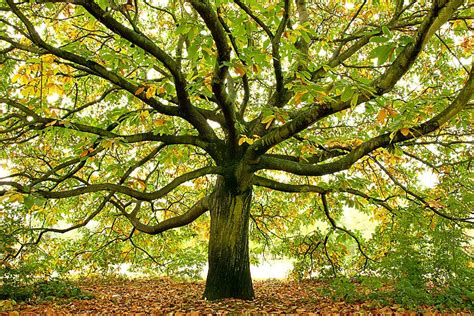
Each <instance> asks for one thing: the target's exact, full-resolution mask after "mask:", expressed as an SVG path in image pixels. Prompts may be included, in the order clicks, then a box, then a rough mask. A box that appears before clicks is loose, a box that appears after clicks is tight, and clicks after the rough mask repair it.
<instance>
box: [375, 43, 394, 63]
mask: <svg viewBox="0 0 474 316" xmlns="http://www.w3.org/2000/svg"><path fill="white" fill-rule="evenodd" d="M394 48H395V47H394V46H393V44H387V45H381V46H377V47H376V48H374V49H373V50H371V51H370V53H369V57H370V58H377V65H378V66H380V65H382V64H383V63H385V62H386V61H387V59H388V57H389V56H390V54H391V53H392V51H393V49H394Z"/></svg>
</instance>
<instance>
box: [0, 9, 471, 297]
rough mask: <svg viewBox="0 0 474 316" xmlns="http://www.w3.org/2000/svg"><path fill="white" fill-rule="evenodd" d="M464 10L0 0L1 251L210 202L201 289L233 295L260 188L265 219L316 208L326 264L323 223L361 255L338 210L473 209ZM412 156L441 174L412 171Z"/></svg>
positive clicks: (465, 219)
mask: <svg viewBox="0 0 474 316" xmlns="http://www.w3.org/2000/svg"><path fill="white" fill-rule="evenodd" d="M471 10H472V4H471V5H469V4H468V3H467V1H463V0H433V1H425V0H420V1H416V0H414V1H393V3H392V2H391V1H385V0H379V1H375V0H372V1H367V0H364V1H354V2H339V1H331V0H328V1H319V0H294V1H293V0H270V1H255V0H234V1H231V0H218V1H209V0H189V1H173V0H169V1H153V0H148V1H144V0H143V1H142V0H133V1H127V2H125V1H121V0H95V1H92V0H35V1H18V0H1V1H0V45H1V46H0V57H1V63H2V64H1V68H0V71H1V78H2V80H1V83H0V136H1V138H0V143H1V145H2V151H1V153H0V158H1V159H3V163H4V165H5V166H4V172H8V173H9V174H8V175H7V176H5V177H4V178H3V180H0V195H1V196H3V203H4V205H6V206H4V208H3V211H2V216H3V217H4V220H7V218H9V220H12V221H15V220H20V221H24V222H25V223H24V226H23V228H24V229H23V230H16V231H15V232H12V236H13V235H15V233H16V234H17V235H18V234H19V233H22V234H23V235H22V236H23V237H21V236H19V235H18V236H17V235H15V236H16V237H15V238H16V239H15V244H16V245H21V246H20V247H19V248H18V246H17V247H16V248H15V249H14V251H13V250H11V249H10V250H9V251H6V250H5V249H4V253H6V256H4V258H3V260H8V259H11V258H14V257H17V256H18V255H19V254H21V252H22V251H24V250H25V249H26V248H28V246H32V245H36V244H38V243H40V241H41V239H42V238H44V236H46V235H48V234H49V233H54V232H56V233H64V232H68V231H71V230H74V229H78V228H81V227H84V226H86V225H88V224H93V226H95V227H99V228H100V227H103V226H100V225H101V224H100V223H107V224H103V225H106V226H107V225H109V226H108V227H109V228H111V229H112V230H114V229H115V230H116V231H119V232H120V233H122V234H123V235H122V236H125V237H123V238H124V239H131V238H132V237H133V236H134V235H135V234H136V233H137V232H142V233H145V234H150V235H156V234H161V233H163V232H165V231H168V230H170V229H173V228H178V227H181V226H185V225H191V226H192V225H193V223H194V222H195V221H196V220H198V221H200V220H202V218H208V217H206V216H202V215H203V214H205V213H207V212H209V213H210V217H209V219H210V226H209V230H210V233H209V245H208V264H209V271H208V276H207V282H206V290H205V293H204V296H205V297H206V298H208V299H218V298H226V297H235V298H244V299H252V298H253V297H254V292H253V288H252V281H251V276H250V267H249V222H250V221H251V219H252V220H253V222H254V224H255V227H256V229H260V231H264V230H265V228H264V226H265V225H267V224H268V222H266V220H268V217H267V218H265V216H264V215H265V214H263V212H262V211H261V209H262V208H261V207H262V205H263V206H265V203H267V204H268V203H270V204H271V205H272V206H271V208H272V209H271V212H270V213H271V214H270V215H269V217H272V216H273V220H274V219H275V218H276V217H278V216H280V217H284V218H286V219H291V218H294V222H293V224H294V225H300V226H301V227H303V226H304V225H305V223H304V222H303V221H298V218H297V217H298V214H300V213H303V212H306V213H308V214H309V215H308V216H307V218H306V221H311V216H314V218H317V219H319V220H324V221H326V222H327V223H328V225H329V229H328V230H327V233H326V234H323V235H317V234H315V235H313V236H312V238H310V239H307V240H305V243H306V244H307V247H306V248H305V249H306V250H305V251H306V252H308V251H310V250H311V252H313V251H315V249H318V250H319V251H321V253H322V254H324V256H323V257H324V258H326V259H327V260H328V262H330V263H332V264H333V263H334V261H335V260H337V252H338V251H339V250H337V249H336V251H335V252H333V253H332V255H331V253H330V252H329V251H328V249H327V248H328V247H327V246H329V244H330V243H331V240H332V238H333V237H331V235H334V233H335V232H337V234H339V236H346V237H348V238H349V239H350V240H352V241H353V242H354V243H355V245H356V247H357V248H358V249H359V251H360V254H361V259H362V260H360V262H358V263H360V264H362V265H363V264H364V263H366V261H367V260H369V259H371V258H369V255H368V252H367V251H368V250H367V249H368V248H367V246H366V245H365V244H364V243H363V239H362V237H361V236H360V234H359V233H357V232H354V231H352V230H350V229H349V228H345V227H343V225H342V224H340V223H338V219H340V218H341V216H342V215H341V214H342V211H341V210H343V209H344V208H345V207H347V206H348V205H349V206H352V207H354V208H358V209H361V210H363V211H364V212H368V213H373V214H374V216H375V217H376V219H377V220H378V223H379V224H380V225H382V226H383V227H384V229H385V230H388V229H389V226H390V225H389V223H390V222H392V228H393V227H394V226H393V225H394V224H393V223H394V221H395V222H396V221H397V218H401V217H400V216H398V212H399V211H400V210H403V211H406V212H413V214H415V213H421V214H422V216H424V217H426V218H432V216H433V215H434V216H435V217H439V218H440V219H442V220H444V219H446V220H450V221H456V222H459V223H465V224H466V223H467V224H466V225H470V224H472V218H470V216H471V214H470V211H469V210H470V209H471V210H472V203H471V204H469V203H470V202H469V201H468V199H466V198H465V195H466V194H468V192H469V190H472V185H471V184H469V182H466V181H465V180H463V177H465V176H466V172H467V171H466V170H468V169H466V168H469V167H468V165H469V163H470V159H471V158H472V157H471V156H470V153H469V147H468V145H469V144H470V143H472V116H469V115H470V113H469V111H468V110H469V109H472V101H471V99H472V95H473V92H474V69H473V66H472V65H469V63H470V62H472V56H471V54H472V44H473V43H472V36H469V32H472V19H473V16H472V11H471ZM471 34H472V33H471ZM423 170H431V171H432V172H433V173H436V174H437V175H438V180H437V181H439V182H440V184H439V185H438V186H435V187H434V189H433V188H426V187H423V186H420V185H419V184H417V172H423ZM457 170H460V171H459V172H458V171H457ZM441 184H444V186H442V185H441ZM271 190H274V191H283V192H287V193H288V192H289V193H291V194H294V195H295V198H290V197H289V196H288V195H287V194H284V193H282V194H283V195H271ZM266 196H270V200H268V199H267V200H266V199H265V197H266ZM282 196H283V197H282ZM256 201H257V202H258V203H255V202H256ZM265 201H266V202H265ZM275 201H278V203H275ZM289 201H291V202H289ZM298 201H306V202H307V203H312V204H311V206H308V205H309V204H305V203H306V202H298ZM267 206H268V205H267ZM309 208H311V210H309ZM288 209H292V210H293V211H292V213H291V214H293V215H291V214H290V212H288ZM295 209H296V211H295ZM318 209H319V211H318ZM0 210H2V209H0ZM294 214H296V215H294ZM311 214H312V215H311ZM383 214H392V216H388V215H383ZM267 215H268V214H267ZM291 216H293V217H291ZM413 216H415V215H413ZM198 218H200V219H198ZM124 219H126V221H124ZM59 220H61V221H62V223H63V224H64V223H69V224H70V226H68V227H58V226H55V224H57V223H58V221H59ZM117 222H120V223H121V224H120V225H119V224H116V223H117ZM273 223H275V222H273ZM295 223H296V224H295ZM114 225H116V226H114ZM279 225H280V226H281V227H280V229H281V230H284V229H285V225H290V224H289V223H287V224H285V223H283V224H282V223H280V224H279ZM277 226H278V225H277ZM395 226H396V225H395ZM25 227H26V228H27V230H28V233H25ZM117 227H118V228H117ZM393 229H397V228H396V227H395V228H393ZM273 230H274V229H273ZM130 231H131V234H130ZM382 231H383V230H380V232H382ZM267 232H272V229H268V228H267ZM145 234H143V235H145ZM127 236H128V237H127ZM308 240H309V241H308ZM333 244H335V243H333ZM308 245H309V246H308ZM336 245H337V244H336ZM340 251H342V250H340ZM333 269H335V267H334V265H333Z"/></svg>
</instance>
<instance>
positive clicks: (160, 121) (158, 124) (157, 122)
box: [153, 118, 166, 126]
mask: <svg viewBox="0 0 474 316" xmlns="http://www.w3.org/2000/svg"><path fill="white" fill-rule="evenodd" d="M153 123H154V124H155V125H157V126H162V125H165V123H166V120H164V119H162V118H157V119H155V120H153Z"/></svg>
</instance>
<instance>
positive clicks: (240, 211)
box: [204, 178, 254, 300]
mask: <svg viewBox="0 0 474 316" xmlns="http://www.w3.org/2000/svg"><path fill="white" fill-rule="evenodd" d="M251 199H252V190H251V189H250V188H249V189H248V190H245V191H244V192H236V190H235V187H234V186H233V185H229V184H228V183H226V181H225V180H224V179H223V178H220V179H218V181H217V184H216V190H215V192H214V195H213V197H212V201H211V234H210V240H209V258H208V262H209V271H208V274H207V281H206V290H205V292H204V297H205V298H206V299H209V300H216V299H222V298H240V299H247V300H251V299H253V297H254V292H253V286H252V278H251V276H250V263H249V242H248V231H249V217H250V203H251Z"/></svg>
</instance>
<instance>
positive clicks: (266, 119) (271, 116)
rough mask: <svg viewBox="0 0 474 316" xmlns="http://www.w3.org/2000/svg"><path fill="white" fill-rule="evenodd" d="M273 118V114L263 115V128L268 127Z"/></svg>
mask: <svg viewBox="0 0 474 316" xmlns="http://www.w3.org/2000/svg"><path fill="white" fill-rule="evenodd" d="M274 119H275V115H273V114H272V115H269V116H267V117H264V118H263V119H262V124H265V129H268V128H269V127H270V125H271V124H272V122H273V120H274Z"/></svg>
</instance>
